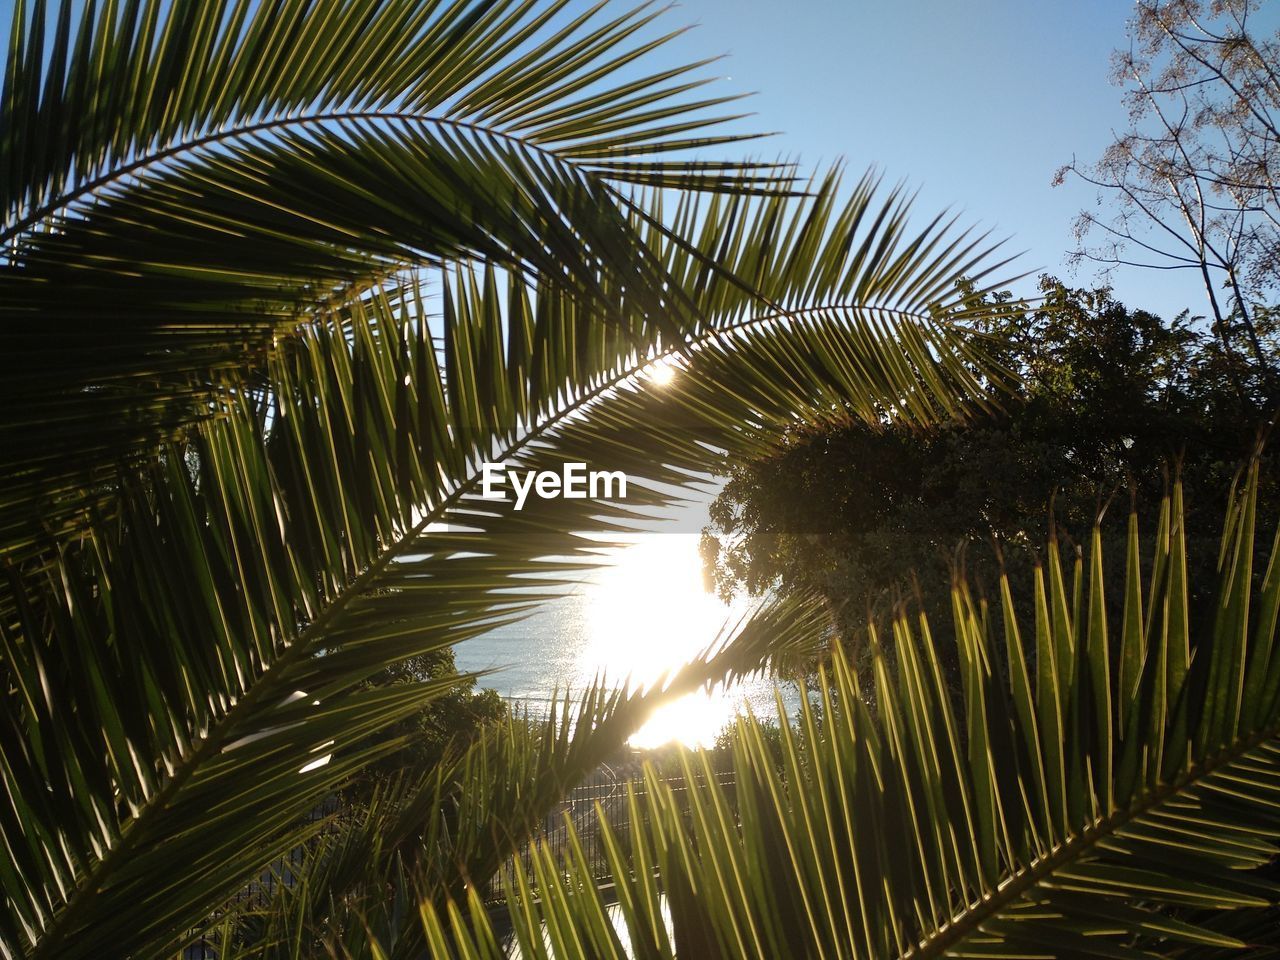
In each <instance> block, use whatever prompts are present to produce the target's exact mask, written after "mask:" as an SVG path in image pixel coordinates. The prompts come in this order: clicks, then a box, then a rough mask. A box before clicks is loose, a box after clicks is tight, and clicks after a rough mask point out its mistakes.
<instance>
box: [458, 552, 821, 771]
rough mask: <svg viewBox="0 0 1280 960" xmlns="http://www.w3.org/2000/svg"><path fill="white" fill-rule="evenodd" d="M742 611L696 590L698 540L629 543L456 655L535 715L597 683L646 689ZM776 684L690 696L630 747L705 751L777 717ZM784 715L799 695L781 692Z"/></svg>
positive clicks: (747, 684)
mask: <svg viewBox="0 0 1280 960" xmlns="http://www.w3.org/2000/svg"><path fill="white" fill-rule="evenodd" d="M743 612H744V607H743V606H741V605H739V604H732V605H730V604H726V603H723V602H722V601H721V600H719V599H718V598H717V597H715V596H713V595H711V594H709V593H707V592H706V590H705V589H704V587H703V576H702V568H701V561H700V559H699V556H698V535H697V534H696V533H690V532H680V533H643V534H637V535H635V537H634V538H633V542H631V543H629V544H628V545H627V546H625V547H622V548H619V549H617V550H616V551H615V552H614V553H613V555H612V556H611V557H610V563H609V565H608V566H606V567H603V568H601V569H599V570H594V571H592V572H591V573H590V574H587V575H584V576H583V577H582V579H581V581H580V582H579V585H578V586H577V588H576V589H574V590H573V591H572V593H571V594H570V595H569V596H567V597H563V598H560V599H557V600H554V601H550V602H548V603H547V604H546V605H545V606H544V607H543V608H542V609H540V610H539V611H538V612H537V613H535V614H534V615H533V616H531V617H528V618H526V619H524V620H522V621H520V622H519V623H515V624H510V625H507V626H505V627H502V628H500V629H497V630H494V631H492V632H490V633H488V634H486V635H484V636H481V637H476V638H474V639H472V640H468V641H466V642H465V643H462V644H460V645H459V646H458V647H457V651H456V654H457V663H458V667H459V669H461V670H475V671H488V673H487V675H486V676H485V677H484V678H483V679H482V680H481V681H480V684H481V685H482V686H485V687H492V688H494V689H496V690H497V691H498V692H499V693H500V694H502V695H503V696H504V697H506V698H508V699H510V700H513V701H517V702H522V703H525V704H527V705H528V707H529V709H530V710H531V711H533V712H536V711H537V710H538V709H539V708H543V709H545V706H546V704H547V703H548V702H549V700H550V698H551V697H552V696H553V695H554V694H556V693H559V694H562V695H563V694H564V693H565V692H566V691H568V692H570V693H575V692H580V691H581V690H582V689H583V688H584V687H585V686H586V685H587V684H589V683H591V682H592V681H593V680H594V679H596V678H597V677H603V678H604V679H605V680H606V681H608V682H610V683H613V684H616V685H624V684H625V685H628V686H637V685H640V686H647V685H649V684H652V683H654V682H656V681H658V680H659V679H660V678H661V677H662V676H663V675H664V674H666V673H667V671H670V670H672V669H674V668H676V667H679V666H680V665H681V664H683V663H686V662H688V661H689V660H690V659H691V658H693V657H694V656H696V655H697V654H698V653H699V652H700V651H701V650H703V649H704V648H706V647H707V646H708V645H709V644H710V643H712V642H713V641H714V640H715V638H716V636H717V634H718V633H719V631H721V630H722V629H723V628H724V626H725V625H726V624H727V623H732V622H734V621H736V620H737V619H738V618H740V617H741V615H742V613H743ZM774 688H775V684H774V683H773V682H772V681H770V680H767V679H764V678H751V679H747V680H744V681H740V682H738V683H735V684H733V685H731V686H728V687H725V686H723V685H721V686H719V687H717V688H715V689H713V690H709V691H703V692H700V693H696V694H691V695H688V696H686V697H684V698H681V699H679V700H677V701H674V702H672V703H670V704H667V705H665V706H662V707H660V708H659V709H658V710H657V711H656V712H655V713H654V714H653V715H652V716H651V717H650V719H649V722H648V723H647V724H646V725H645V726H644V728H643V729H641V730H640V731H638V732H637V734H636V735H635V736H634V737H633V738H632V740H631V743H632V745H633V746H637V747H642V748H644V747H655V746H659V745H661V744H664V743H668V742H672V741H679V742H682V743H685V744H687V745H689V746H699V745H702V746H705V745H709V744H710V743H712V742H714V740H715V737H716V735H717V734H718V733H719V732H720V731H721V730H722V729H723V728H724V727H725V726H726V725H728V724H729V723H730V722H732V719H733V717H734V715H735V714H737V713H738V712H740V711H743V710H746V709H751V710H752V711H754V712H755V713H756V714H757V715H758V716H762V717H774V716H776V713H777V711H776V707H775V699H774ZM782 690H783V693H784V699H785V703H786V704H787V706H786V709H787V711H788V713H790V712H791V711H793V710H794V705H795V703H796V702H797V697H798V693H797V691H796V690H795V688H794V687H792V686H791V685H783V688H782Z"/></svg>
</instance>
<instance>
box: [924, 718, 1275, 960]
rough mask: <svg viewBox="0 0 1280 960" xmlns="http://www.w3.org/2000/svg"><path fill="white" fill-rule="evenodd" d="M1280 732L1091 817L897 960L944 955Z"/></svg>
mask: <svg viewBox="0 0 1280 960" xmlns="http://www.w3.org/2000/svg"><path fill="white" fill-rule="evenodd" d="M1277 737H1280V725H1274V726H1272V727H1268V728H1264V729H1261V730H1258V731H1256V732H1254V733H1253V734H1251V735H1249V736H1248V737H1245V738H1243V739H1241V740H1239V741H1237V742H1235V743H1233V744H1231V745H1229V746H1227V747H1225V748H1223V749H1222V750H1221V751H1220V752H1219V753H1217V754H1215V755H1214V756H1212V757H1210V758H1208V759H1206V760H1204V761H1202V762H1200V763H1195V764H1193V765H1192V766H1191V767H1190V768H1189V769H1188V770H1187V771H1186V772H1185V773H1183V774H1182V775H1181V776H1180V777H1178V778H1176V779H1174V780H1172V781H1169V782H1168V783H1166V784H1163V785H1161V786H1160V787H1159V788H1157V789H1155V790H1151V791H1149V792H1147V793H1145V794H1139V796H1138V797H1137V798H1136V800H1135V802H1133V803H1131V804H1129V805H1128V806H1127V807H1125V808H1123V809H1118V810H1116V811H1114V812H1113V813H1111V814H1108V815H1107V816H1104V817H1099V818H1097V819H1095V820H1094V821H1093V822H1091V823H1090V824H1088V825H1086V826H1084V827H1083V828H1081V829H1080V830H1079V831H1078V832H1077V833H1076V834H1075V835H1073V836H1072V837H1070V838H1069V839H1067V840H1065V841H1064V842H1062V843H1060V844H1059V845H1057V846H1056V847H1054V848H1053V849H1052V850H1051V851H1050V852H1049V853H1048V854H1047V855H1046V856H1043V857H1040V858H1039V859H1037V860H1033V861H1032V862H1031V863H1029V864H1027V866H1025V867H1023V868H1022V869H1020V870H1018V871H1017V872H1016V873H1014V874H1012V875H1010V876H1009V877H1007V878H1006V879H1005V880H1004V881H1003V882H1002V883H1001V884H1000V885H999V887H998V888H997V889H996V890H995V892H994V893H992V894H991V895H990V896H989V897H985V898H983V899H982V900H980V901H978V902H977V903H971V904H967V905H966V907H965V909H964V910H962V911H960V912H958V913H957V914H955V916H954V917H953V918H952V919H951V920H950V921H949V922H948V923H946V924H945V925H943V926H941V927H939V928H938V929H937V930H935V931H934V932H933V933H932V934H931V935H930V936H929V937H927V938H926V939H925V940H923V941H921V942H920V943H919V944H918V946H917V947H916V948H914V949H912V950H910V951H908V952H907V953H904V954H902V957H901V960H932V958H935V957H942V956H944V955H945V954H946V951H947V950H949V949H950V948H952V947H954V946H956V945H957V944H959V943H961V942H962V941H963V940H964V939H965V938H966V937H967V936H969V935H971V934H973V933H975V932H977V930H978V929H979V928H980V927H981V926H982V924H984V923H986V922H988V921H990V920H992V919H994V918H995V917H997V916H998V915H999V913H1000V911H1001V910H1002V909H1004V908H1005V907H1008V906H1010V905H1011V904H1013V903H1015V902H1017V900H1018V898H1020V897H1021V896H1023V895H1024V894H1026V893H1028V892H1029V891H1031V890H1032V889H1034V888H1035V887H1036V885H1038V884H1039V883H1041V882H1043V881H1044V880H1046V879H1048V878H1050V877H1052V876H1053V874H1054V873H1055V872H1057V871H1058V870H1060V869H1062V868H1063V867H1064V866H1067V865H1068V864H1071V863H1075V862H1078V861H1079V860H1080V859H1081V858H1083V857H1085V856H1087V855H1088V854H1089V853H1090V852H1091V851H1093V850H1094V849H1095V848H1096V847H1097V846H1098V844H1099V843H1100V842H1102V841H1103V840H1106V839H1107V838H1109V837H1113V836H1115V835H1116V834H1117V833H1119V832H1120V831H1121V830H1122V829H1123V828H1124V827H1125V826H1127V825H1128V824H1130V823H1132V822H1133V821H1134V820H1137V819H1140V818H1141V817H1143V816H1145V815H1147V814H1149V813H1152V812H1154V811H1155V810H1158V809H1159V808H1160V807H1161V806H1162V805H1163V804H1165V803H1167V802H1168V801H1170V800H1173V799H1176V798H1178V797H1179V796H1181V795H1182V794H1183V793H1184V792H1185V791H1186V790H1187V789H1188V788H1191V787H1194V786H1196V785H1197V784H1199V783H1201V782H1202V781H1204V780H1205V779H1207V778H1208V777H1210V776H1212V775H1213V774H1214V773H1217V772H1218V771H1219V770H1222V769H1223V768H1226V767H1229V766H1231V764H1233V763H1235V762H1237V761H1239V760H1241V759H1242V758H1244V757H1245V756H1247V755H1248V754H1249V753H1251V752H1252V751H1253V750H1255V749H1257V748H1258V747H1260V746H1261V745H1262V744H1264V743H1266V742H1267V741H1268V740H1274V739H1276V738H1277Z"/></svg>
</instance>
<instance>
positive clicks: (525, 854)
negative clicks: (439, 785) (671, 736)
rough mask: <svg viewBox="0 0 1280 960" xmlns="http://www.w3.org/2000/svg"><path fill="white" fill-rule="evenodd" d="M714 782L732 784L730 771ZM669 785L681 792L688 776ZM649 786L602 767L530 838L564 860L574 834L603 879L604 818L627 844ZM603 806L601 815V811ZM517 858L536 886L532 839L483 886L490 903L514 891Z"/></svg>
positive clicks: (644, 810) (606, 875)
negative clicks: (632, 799)
mask: <svg viewBox="0 0 1280 960" xmlns="http://www.w3.org/2000/svg"><path fill="white" fill-rule="evenodd" d="M715 779H716V781H717V782H718V783H719V784H720V785H722V786H732V784H733V782H734V779H733V774H732V772H723V773H717V774H716V775H715ZM661 782H662V783H664V784H665V785H666V786H667V787H668V788H670V789H671V790H673V791H676V793H677V794H679V793H680V792H682V791H686V790H688V784H687V783H686V781H685V779H684V777H667V778H663V779H662V781H661ZM628 792H631V793H633V794H634V795H635V799H636V802H635V804H634V807H633V805H632V804H631V803H630V802H629V801H628ZM648 796H649V786H648V783H647V781H645V780H644V779H643V778H641V777H640V776H638V775H637V776H633V777H624V776H619V775H618V774H617V773H616V772H615V771H614V770H613V769H612V768H611V767H609V766H608V765H604V766H601V767H600V769H599V770H597V771H596V773H594V774H593V775H592V776H591V777H589V778H588V779H587V781H586V782H585V783H582V784H580V785H579V786H577V787H575V788H574V789H573V790H571V791H569V793H568V794H567V795H566V796H565V798H564V799H563V800H561V801H560V803H558V804H557V805H556V808H555V809H554V810H553V811H551V812H550V813H549V814H548V815H547V817H546V819H545V820H544V821H543V823H542V826H541V829H540V830H539V831H538V832H537V833H536V834H535V835H534V837H533V838H532V839H533V841H534V842H536V843H537V844H538V845H539V846H540V847H542V848H543V849H545V850H547V851H548V852H549V853H550V854H551V858H552V861H553V862H554V863H555V864H557V865H560V864H563V863H564V862H565V861H566V859H567V858H568V856H569V855H570V853H571V839H570V838H571V833H570V831H571V829H572V836H573V837H574V838H576V841H577V843H578V846H579V847H580V848H581V850H582V855H583V859H584V860H585V861H586V863H587V866H588V868H589V870H590V871H591V876H590V879H591V880H592V881H594V882H597V883H599V882H601V881H605V880H609V879H611V878H612V877H611V874H610V870H609V858H608V854H607V850H606V845H605V841H604V835H603V832H602V829H601V823H602V821H603V822H604V823H607V824H608V826H609V829H610V830H611V831H612V832H613V834H614V835H615V836H616V837H618V838H619V839H620V840H621V841H622V843H623V845H624V848H625V844H626V833H627V832H628V831H629V829H630V827H631V817H632V814H633V810H634V812H635V813H636V814H638V815H639V816H641V817H645V818H647V816H648V811H649V803H648ZM597 811H599V814H597ZM517 859H519V861H520V864H521V866H522V867H523V868H524V871H525V874H526V876H527V877H528V879H529V882H530V883H531V884H533V885H534V887H535V891H534V892H535V893H536V881H535V879H534V875H533V853H532V851H531V849H530V844H524V845H523V848H522V850H521V851H520V852H519V853H517V854H516V855H515V856H513V857H511V858H509V859H508V861H507V863H506V864H505V865H504V866H503V868H502V869H501V870H499V872H498V873H497V875H495V876H494V877H493V878H492V879H491V880H490V881H489V883H488V885H487V887H486V889H485V890H484V891H483V895H484V899H485V901H486V902H487V903H498V902H501V901H503V900H505V899H507V897H508V896H509V895H510V894H511V893H513V892H514V891H513V890H512V889H511V876H510V875H511V871H512V869H513V868H514V865H515V861H516V860H517Z"/></svg>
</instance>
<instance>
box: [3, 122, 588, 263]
mask: <svg viewBox="0 0 1280 960" xmlns="http://www.w3.org/2000/svg"><path fill="white" fill-rule="evenodd" d="M361 120H384V121H401V122H406V123H427V124H437V125H440V126H449V127H455V128H457V129H459V130H465V131H467V132H469V133H473V134H481V135H484V136H488V137H493V138H494V139H498V140H505V141H507V142H508V143H512V144H516V145H518V146H520V147H522V148H524V149H528V150H531V151H534V152H537V153H539V154H540V155H542V156H546V157H554V158H555V159H557V160H559V161H561V162H572V161H571V159H570V158H565V157H562V156H561V155H560V154H558V153H556V151H554V150H552V149H550V148H549V147H547V146H545V145H543V144H541V143H538V142H537V141H536V140H534V139H532V138H530V137H525V136H520V135H519V134H517V133H514V132H512V131H510V130H504V129H500V128H497V127H492V126H489V125H486V124H483V123H480V122H477V121H472V120H464V119H461V118H458V117H447V116H438V115H436V114H430V113H418V112H415V111H402V110H333V111H326V112H324V113H315V114H309V115H304V116H295V117H272V118H270V119H256V120H253V121H251V122H248V123H243V124H239V125H236V126H232V127H226V128H223V129H221V130H216V131H213V132H208V133H204V134H202V135H201V136H199V137H196V138H194V139H191V140H184V141H180V142H178V143H172V144H170V145H168V146H166V147H164V148H163V149H160V150H155V151H153V152H150V153H144V154H142V155H141V156H136V157H134V158H133V159H131V160H129V161H128V162H126V163H122V164H120V165H119V166H116V167H113V168H111V169H110V170H108V171H107V172H106V173H102V174H99V175H98V176H96V177H94V178H93V179H91V180H86V181H85V182H83V183H81V184H79V185H77V186H76V187H75V189H73V190H67V191H64V192H63V193H61V194H59V195H58V196H56V197H54V198H53V199H52V200H49V201H47V202H46V203H44V204H42V205H41V206H40V207H38V208H37V209H35V210H34V211H32V212H30V213H28V214H24V215H22V216H21V217H20V218H19V219H17V220H16V221H14V222H13V223H12V224H11V225H9V226H6V227H5V228H4V230H3V231H0V245H8V244H11V243H12V242H13V241H14V240H16V239H18V238H19V236H20V235H21V234H22V233H24V232H26V231H28V230H30V229H31V228H32V227H35V226H36V225H37V224H39V223H40V222H42V221H43V220H45V219H46V218H48V217H49V216H51V215H52V214H54V213H56V212H57V211H59V210H63V209H65V208H67V207H69V206H71V205H72V204H74V203H75V202H77V201H78V200H81V199H83V198H85V197H88V196H90V195H91V194H93V193H94V192H95V191H97V190H100V189H102V188H103V187H107V186H110V185H112V184H114V183H119V182H121V181H123V180H125V179H126V178H127V177H129V176H131V175H132V174H135V173H138V172H140V171H142V170H145V169H146V168H148V167H151V166H154V165H155V164H158V163H163V162H164V161H166V160H170V159H172V158H174V157H177V156H179V155H181V154H183V153H189V152H193V151H196V150H200V149H201V148H203V147H209V146H214V145H216V144H220V143H226V142H230V141H233V140H236V139H238V138H240V137H252V136H254V135H255V134H262V133H267V132H270V131H272V130H278V129H282V128H286V127H305V126H308V125H312V124H324V123H344V122H347V123H354V122H357V121H361Z"/></svg>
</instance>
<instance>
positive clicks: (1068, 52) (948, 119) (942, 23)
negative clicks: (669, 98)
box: [658, 0, 1203, 317]
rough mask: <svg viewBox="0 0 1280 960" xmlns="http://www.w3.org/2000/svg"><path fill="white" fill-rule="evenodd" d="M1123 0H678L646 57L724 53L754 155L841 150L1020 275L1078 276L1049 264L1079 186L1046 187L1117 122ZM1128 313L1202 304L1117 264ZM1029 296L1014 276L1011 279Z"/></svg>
mask: <svg viewBox="0 0 1280 960" xmlns="http://www.w3.org/2000/svg"><path fill="white" fill-rule="evenodd" d="M1130 9H1131V6H1130V4H1128V3H1126V2H1123V0H1073V2H1067V0H889V2H883V0H881V2H869V0H790V2H783V0H779V2H768V0H686V2H684V3H683V4H681V6H679V7H678V8H677V9H675V10H673V11H671V13H670V14H669V15H667V16H665V17H663V18H662V22H663V24H664V25H667V24H675V23H695V24H698V28H697V29H695V30H693V31H691V32H690V33H689V34H687V35H686V36H684V37H682V38H680V39H679V40H678V41H677V42H675V43H673V44H672V45H671V46H670V47H669V48H668V49H667V50H665V51H662V52H660V53H659V54H658V56H659V57H660V58H661V57H667V58H669V59H670V60H671V61H672V62H675V61H676V60H677V59H680V60H683V59H685V58H692V57H697V56H705V55H708V54H712V53H725V54H728V58H727V59H726V60H724V61H722V62H721V63H719V64H717V65H716V69H717V72H719V73H721V74H723V75H725V76H727V77H731V78H732V79H731V80H728V81H727V82H725V83H723V84H717V85H716V87H731V88H734V89H736V90H739V91H744V92H745V91H758V94H757V95H756V96H754V97H752V98H751V99H750V100H748V101H747V104H748V109H751V110H754V111H756V113H757V116H756V117H755V118H753V121H752V124H753V126H754V127H755V128H756V129H761V130H778V131H781V135H780V136H778V137H776V138H773V139H772V140H769V141H764V143H765V144H767V149H768V151H769V152H770V153H779V152H785V153H796V154H798V155H799V157H800V159H801V160H802V162H803V163H804V164H805V165H807V166H810V167H814V166H823V165H825V164H827V163H830V162H831V161H833V160H836V159H838V158H841V157H843V158H844V159H845V161H846V162H847V164H848V167H849V169H850V172H851V173H860V172H861V171H862V170H863V169H864V168H866V167H867V166H869V165H871V164H875V165H876V166H878V167H879V168H881V169H882V170H883V172H884V173H885V175H886V178H887V180H889V181H891V182H892V181H896V180H899V179H902V180H905V181H907V182H908V183H909V184H910V185H912V186H918V187H919V188H920V190H921V192H920V196H919V200H918V207H917V209H918V210H919V212H920V213H921V214H929V215H932V214H933V213H935V212H937V211H938V210H939V209H941V208H943V207H952V208H954V209H956V210H958V211H960V212H961V213H962V214H963V216H962V221H963V222H978V223H981V224H983V225H984V226H991V227H995V228H996V232H997V234H998V235H1001V236H1003V235H1011V236H1012V239H1011V241H1010V247H1011V249H1015V250H1026V251H1027V253H1026V255H1025V256H1024V257H1023V258H1021V260H1020V261H1019V262H1020V263H1022V264H1025V266H1024V267H1023V269H1044V270H1047V271H1049V272H1051V273H1055V274H1057V275H1059V276H1061V277H1062V278H1063V279H1064V280H1066V281H1068V282H1069V283H1076V284H1078V285H1085V284H1087V283H1091V282H1092V281H1093V280H1094V279H1095V277H1094V271H1093V270H1091V269H1089V268H1087V267H1082V268H1081V269H1080V271H1079V272H1078V273H1077V274H1075V275H1074V276H1073V275H1072V274H1071V273H1070V272H1069V270H1068V267H1067V266H1066V265H1065V263H1064V255H1065V253H1066V252H1067V250H1068V249H1069V248H1070V246H1071V245H1072V236H1071V222H1072V220H1073V218H1074V216H1075V214H1076V213H1078V212H1079V210H1080V208H1081V207H1083V206H1086V205H1089V204H1091V203H1092V202H1093V199H1094V193H1093V191H1092V189H1091V188H1089V187H1088V186H1087V185H1084V184H1081V183H1079V182H1078V181H1077V182H1075V183H1069V184H1067V185H1065V186H1061V187H1056V188H1055V187H1052V186H1051V185H1050V181H1051V180H1052V178H1053V175H1054V172H1055V171H1056V170H1057V168H1058V167H1059V166H1061V165H1062V164H1064V163H1066V162H1067V161H1069V160H1070V159H1071V157H1072V154H1073V153H1074V154H1076V155H1077V156H1079V157H1080V158H1081V159H1082V160H1093V159H1094V158H1096V157H1097V156H1098V154H1100V153H1101V151H1102V150H1103V149H1104V148H1105V146H1106V145H1107V143H1108V142H1109V140H1110V138H1111V134H1112V131H1118V130H1120V129H1122V128H1123V127H1124V125H1125V120H1126V111H1125V108H1124V106H1123V103H1122V101H1121V90H1120V89H1119V88H1117V87H1114V86H1112V85H1111V84H1110V83H1109V82H1108V80H1107V77H1108V73H1109V57H1110V55H1111V51H1112V50H1113V49H1114V48H1116V47H1117V46H1121V45H1124V44H1126V42H1127V41H1126V38H1125V21H1126V19H1127V17H1128V15H1129V11H1130ZM1112 283H1113V285H1114V287H1115V289H1116V293H1117V295H1118V296H1119V297H1120V299H1121V300H1123V301H1124V302H1126V303H1128V304H1129V305H1130V306H1136V307H1143V308H1146V309H1150V310H1155V311H1156V312H1159V313H1161V314H1162V315H1164V316H1166V317H1168V316H1172V315H1173V314H1174V313H1176V312H1178V311H1179V310H1181V309H1183V308H1184V307H1191V308H1192V310H1193V312H1196V313H1201V312H1203V307H1202V305H1201V304H1202V302H1203V293H1202V292H1201V290H1200V289H1199V288H1198V286H1197V285H1196V283H1195V282H1194V278H1193V277H1192V275H1190V274H1187V273H1181V272H1171V271H1143V270H1135V269H1128V270H1121V271H1117V272H1116V273H1115V274H1114V275H1113V277H1112ZM1026 289H1027V291H1028V292H1029V291H1030V285H1028V287H1027V288H1026Z"/></svg>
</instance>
